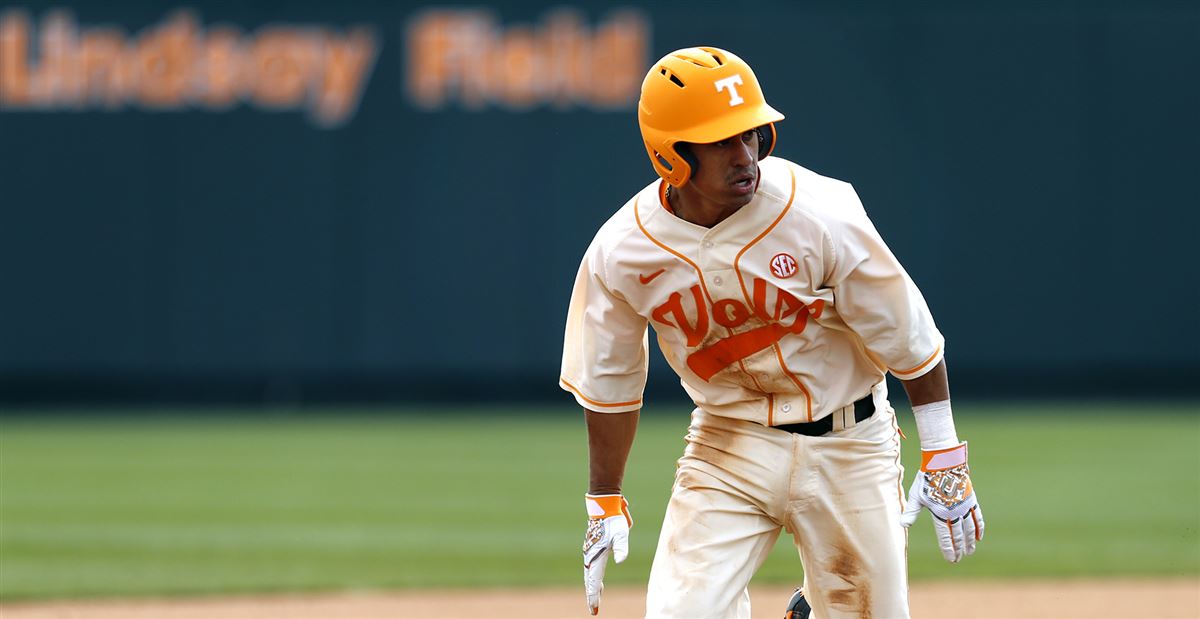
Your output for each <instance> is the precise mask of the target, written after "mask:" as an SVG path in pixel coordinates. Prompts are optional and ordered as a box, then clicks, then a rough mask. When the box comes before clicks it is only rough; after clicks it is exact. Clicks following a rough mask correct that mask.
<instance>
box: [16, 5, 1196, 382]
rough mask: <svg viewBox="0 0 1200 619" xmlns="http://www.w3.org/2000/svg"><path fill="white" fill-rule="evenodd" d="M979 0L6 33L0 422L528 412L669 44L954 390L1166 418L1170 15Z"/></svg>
mask: <svg viewBox="0 0 1200 619" xmlns="http://www.w3.org/2000/svg"><path fill="white" fill-rule="evenodd" d="M987 4H988V5H989V6H987V7H985V8H973V9H964V8H959V7H958V6H957V3H940V4H939V5H935V6H931V7H926V8H922V9H903V10H902V9H893V8H891V4H890V3H889V4H884V3H865V4H859V5H856V7H855V8H847V7H845V6H843V3H834V2H823V3H782V2H780V3H772V2H761V3H755V4H754V6H756V7H760V10H758V11H757V17H756V18H753V19H750V18H748V17H747V14H746V12H745V9H744V8H740V7H742V5H735V4H734V3H726V4H707V3H702V4H696V3H678V2H663V3H654V4H646V5H642V6H636V5H631V6H630V7H628V8H626V9H623V10H620V11H613V10H610V9H608V8H604V6H603V5H601V4H599V3H594V4H587V3H585V4H579V5H543V4H534V3H510V4H505V5H494V6H492V7H491V8H480V7H481V5H477V4H472V5H462V6H455V5H443V6H438V7H425V8H420V9H418V8H407V7H402V6H398V5H389V4H384V3H377V2H355V3H315V2H313V3H309V2H300V3H286V4H284V3H279V6H278V7H275V6H270V5H261V6H256V7H233V6H231V5H229V4H228V3H216V2H198V3H192V4H189V5H180V6H179V7H170V6H165V7H164V6H163V5H161V4H159V3H149V2H117V3H89V4H80V5H52V4H36V5H20V4H18V5H15V6H11V5H6V7H7V8H0V291H2V296H0V402H5V403H9V404H11V403H15V402H31V401H33V402H38V401H41V402H44V401H61V400H88V401H100V400H111V399H116V400H145V399H151V400H161V399H182V400H211V399H233V400H249V401H257V400H263V399H267V400H286V401H291V400H313V399H403V398H410V397H421V398H426V397H433V398H437V397H454V398H464V397H493V396H514V397H516V396H528V397H539V396H542V395H549V394H553V393H554V392H555V390H556V387H555V379H556V376H557V364H558V357H559V345H560V341H561V332H562V321H563V318H564V314H565V308H566V303H567V298H568V294H569V291H570V284H571V281H572V277H573V273H574V270H575V268H576V266H577V264H578V259H579V256H580V254H581V252H582V251H583V249H584V248H585V247H586V245H587V243H588V241H589V239H590V238H591V235H592V233H593V232H594V230H595V228H596V227H597V226H599V224H600V223H602V222H603V221H604V220H605V219H606V218H607V217H608V215H609V213H610V212H611V211H613V210H614V209H616V208H618V207H619V206H620V205H621V204H622V203H623V202H624V201H625V200H626V199H627V197H628V196H629V195H630V194H631V193H632V192H633V191H635V190H636V189H638V188H640V187H642V186H643V185H644V184H645V183H647V182H649V181H650V180H651V178H652V174H653V172H652V170H651V169H650V166H649V162H648V161H647V160H646V158H645V155H644V151H643V149H642V145H641V142H640V138H639V136H638V131H637V124H636V120H635V114H634V108H633V104H634V101H635V100H636V96H637V92H636V88H637V84H638V83H640V78H641V75H642V74H643V73H644V71H645V68H646V66H647V65H648V63H649V62H651V61H652V60H654V59H656V58H657V57H658V56H660V55H662V54H664V53H666V52H668V51H670V50H672V49H675V48H679V47H684V46H688V45H693V44H712V45H717V46H722V47H726V48H728V49H731V50H733V51H735V52H737V53H738V54H740V55H741V56H742V57H743V58H745V59H747V60H748V61H749V62H750V63H751V64H752V65H753V66H754V67H755V69H756V72H757V74H758V77H759V79H760V80H761V82H762V83H763V85H764V88H765V89H766V92H767V96H768V98H769V100H770V101H771V102H772V104H773V105H774V106H775V107H776V108H778V109H780V110H781V111H783V112H784V113H785V114H786V115H787V120H785V121H784V122H783V123H781V125H780V126H779V135H780V142H779V147H778V149H777V150H776V154H777V155H781V156H783V157H786V158H789V159H792V160H793V161H796V162H798V163H800V164H802V165H805V166H807V167H810V168H812V169H814V170H817V171H819V172H821V173H824V174H827V175H831V176H835V177H838V178H842V179H846V180H849V181H851V182H853V183H854V184H855V186H856V187H857V189H858V191H859V193H860V195H861V196H862V198H863V201H864V203H865V204H866V206H867V209H868V211H869V212H870V214H871V216H872V217H873V219H874V220H875V223H876V224H877V226H878V227H879V229H880V230H881V232H882V233H883V235H884V237H885V238H886V239H887V240H888V241H889V243H890V244H891V246H892V248H893V250H894V251H895V252H896V253H897V255H898V256H899V257H900V258H901V260H902V261H903V262H904V263H905V264H906V266H907V267H908V269H909V271H910V272H911V273H912V275H913V277H914V279H915V280H916V281H917V283H918V284H919V285H920V286H921V287H922V289H923V290H924V292H925V294H926V297H927V298H928V300H929V303H930V305H931V306H932V308H933V310H934V313H935V316H936V317H937V319H938V323H939V325H940V326H941V328H942V329H943V331H944V332H945V333H946V335H947V337H948V340H949V348H948V351H949V360H950V363H951V366H952V373H953V374H954V376H955V380H956V384H958V385H959V387H960V388H961V389H963V390H968V391H971V392H974V393H978V394H991V395H1011V394H1018V395H1020V394H1026V393H1033V392H1035V391H1045V390H1051V391H1060V392H1064V393H1091V392H1103V393H1113V392H1142V393H1147V392H1150V393H1153V392H1157V391H1159V390H1173V391H1175V392H1185V393H1186V392H1187V388H1188V387H1190V386H1193V385H1195V384H1197V383H1200V329H1198V328H1197V327H1196V324H1195V323H1196V318H1197V315H1198V314H1200V310H1198V309H1197V308H1198V305H1200V295H1198V293H1197V285H1198V283H1200V282H1198V277H1197V271H1198V268H1197V267H1198V266H1200V259H1197V257H1196V256H1197V254H1196V249H1195V246H1196V242H1195V241H1196V237H1197V230H1198V229H1200V215H1198V214H1197V210H1198V209H1197V207H1200V198H1198V197H1197V196H1198V195H1200V194H1198V193H1197V188H1196V187H1197V186H1196V171H1197V166H1198V164H1200V156H1198V155H1197V144H1198V143H1200V113H1198V112H1197V110H1200V80H1198V79H1197V77H1196V76H1197V75H1200V8H1197V7H1196V5H1194V4H1191V5H1188V4H1187V3H1165V2H1163V3H1159V2H1130V3H1127V4H1115V3H1114V4H1103V8H1095V7H1092V6H1091V4H1092V3H1070V4H1053V3H1052V4H1051V5H1049V6H1050V8H1047V6H1048V5H1044V4H1042V3H1019V4H1017V5H1014V4H1012V3H1000V2H995V3H987ZM64 8H65V9H67V12H65V13H64V12H57V11H56V9H64ZM180 10H184V12H182V13H181V12H179V11H180ZM47 32H49V34H47ZM23 33H24V34H23ZM106 37H107V38H106ZM139 37H140V38H139ZM222 37H225V38H222ZM85 39H86V40H87V41H88V43H87V45H90V46H91V47H88V48H87V50H86V51H87V54H84V53H83V52H81V51H80V50H82V49H83V47H82V46H83V43H81V42H82V41H84V40H85ZM105 41H110V42H111V41H116V42H117V46H116V47H115V48H111V47H110V48H105V47H104V44H105V43H104V42H105ZM221 42H224V43H228V45H226V46H225V47H221V46H220V45H219V44H221ZM112 49H116V50H117V51H116V52H113V51H112ZM105 50H108V51H105ZM231 50H232V51H231ZM546 50H550V51H546ZM222 51H224V52H228V53H227V54H226V55H225V56H220V55H219V54H220V53H221V52H222ZM105 54H108V55H107V56H105ZM206 54H215V56H212V55H206ZM229 54H233V55H234V57H236V58H239V59H240V60H236V61H230V60H229V58H230V57H231V56H230V55H229ZM573 54H574V55H573ZM97 58H99V60H98V59H97ZM497 59H500V60H497ZM222 62H224V63H226V64H224V65H222V64H221V63H222ZM356 62H357V64H355V63H356ZM497 62H503V63H507V64H494V65H489V64H488V63H497ZM86 63H91V64H87V66H88V67H89V68H88V69H86V70H85V69H81V68H79V67H81V66H83V65H84V64H86ZM106 63H107V64H106ZM56 67H58V68H56ZM62 67H67V68H62ZM71 67H74V69H72V68H71ZM222 67H224V68H222ZM480 67H483V69H481V68H480ZM527 69H528V70H527ZM220 71H225V73H224V74H222V75H223V77H221V76H218V77H220V78H221V79H225V80H226V81H224V82H222V81H221V80H220V79H216V78H214V77H213V76H214V75H216V74H217V73H219V72H220ZM355 71H357V73H356V72H355ZM214 72H216V73H214ZM81 74H86V75H87V76H89V77H87V79H83V78H79V77H78V76H79V75H81ZM114 76H115V77H114ZM226 78H228V79H226ZM356 80H357V81H356ZM222 84H224V86H222ZM230 84H234V85H233V86H230ZM222 88H224V90H222ZM660 361H661V360H659V359H656V363H658V362H660ZM660 368H661V370H660V371H659V372H657V376H658V377H659V378H658V379H657V380H655V381H654V384H653V385H654V387H655V388H656V389H658V388H662V389H666V390H669V391H671V392H672V393H675V392H676V391H677V390H678V387H673V386H672V383H673V381H671V380H670V379H669V377H666V376H664V374H665V373H666V372H667V370H666V368H665V365H661V364H660ZM674 397H678V396H674Z"/></svg>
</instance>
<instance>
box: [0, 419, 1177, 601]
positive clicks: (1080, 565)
mask: <svg viewBox="0 0 1200 619" xmlns="http://www.w3.org/2000/svg"><path fill="white" fill-rule="evenodd" d="M956 412H957V417H958V427H959V433H960V435H962V436H963V437H964V438H967V439H969V440H970V441H971V463H972V469H973V478H974V480H975V484H976V487H977V489H978V491H979V494H980V499H981V502H982V505H983V508H984V510H985V513H986V515H987V523H988V529H987V530H988V534H987V538H986V539H985V540H984V543H983V544H982V545H981V547H980V552H979V554H977V555H976V556H975V557H972V558H970V559H969V560H968V561H967V562H965V563H963V564H961V565H957V566H952V565H949V564H947V563H945V562H943V561H942V559H941V556H940V554H939V553H938V551H937V548H936V544H935V542H934V539H933V532H932V530H931V528H930V524H929V521H928V519H927V518H928V517H927V516H926V517H925V519H923V520H922V521H921V522H919V523H918V525H917V528H916V529H915V531H914V533H913V537H912V543H911V545H910V546H911V549H910V559H911V573H912V577H913V578H914V579H945V578H971V579H982V578H1014V577H1019V578H1036V577H1042V576H1050V577H1055V578H1062V577H1071V576H1080V577H1084V576H1100V577H1103V576H1115V575H1134V576H1138V575H1191V576H1194V575H1197V574H1200V531H1198V529H1200V406H1197V405H1172V406H1166V405H1160V406H1132V405H1118V404H1106V405H1098V406H1066V405H1057V404H1055V405H1020V404H1011V405H982V404H978V405H972V404H970V403H960V404H959V406H958V407H957V408H956ZM901 419H902V421H903V422H905V423H902V425H903V426H904V427H905V430H906V432H907V433H908V435H909V436H910V437H912V438H910V440H908V441H906V442H905V449H906V454H905V463H906V464H907V465H908V466H909V467H910V469H911V467H912V466H913V464H914V462H916V460H917V451H918V449H919V447H918V444H917V441H916V439H915V431H914V430H913V428H912V424H911V423H908V422H909V416H908V414H907V411H902V412H901ZM686 426H687V410H686V409H683V408H680V409H678V410H651V411H649V412H647V413H646V414H644V415H643V421H642V425H641V428H640V431H639V435H638V440H637V443H636V445H635V448H634V453H633V456H632V458H631V463H630V467H629V471H628V473H627V478H626V493H627V495H628V496H629V497H630V498H631V501H632V503H633V510H634V516H635V518H636V519H637V526H636V527H635V529H634V531H633V546H632V553H631V557H630V560H629V561H628V562H626V563H624V564H622V565H620V566H616V567H612V568H610V570H609V578H608V581H609V582H610V583H644V582H645V580H646V577H647V574H648V573H649V566H650V559H651V556H652V553H653V549H654V545H655V542H656V540H657V535H658V524H659V522H660V520H661V517H662V512H663V509H664V507H665V504H666V500H667V495H668V492H669V490H670V485H671V477H672V474H673V471H674V461H675V459H676V458H677V457H678V456H679V454H680V452H681V450H682V448H683V440H682V437H683V434H684V431H685V428H686ZM585 447H586V442H585V433H584V428H583V422H582V417H581V415H580V414H579V413H578V412H577V410H576V409H575V408H574V407H572V406H562V407H555V408H553V409H548V408H543V409H537V410H535V411H533V412H530V410H528V409H521V410H517V409H505V410H492V409H485V408H470V409H454V408H436V409H428V410H421V411H416V410H401V411H395V414H386V415H385V414H380V413H378V412H375V413H372V414H369V415H368V414H361V413H355V412H339V411H326V412H324V413H321V414H313V413H305V414H303V415H298V416H293V415H285V414H274V415H271V414H264V413H262V412H259V411H256V412H253V413H246V414H245V415H240V416H239V415H237V414H236V412H230V411H226V412H225V413H223V414H222V415H220V416H213V415H212V413H203V414H188V412H187V411H180V412H176V413H173V414H171V415H169V416H135V417H122V418H115V419H114V418H110V417H103V418H101V417H97V416H80V417H73V418H67V417H63V416H60V415H56V416H55V417H52V418H48V419H39V418H38V417H37V416H36V415H35V414H33V413H29V414H23V415H13V416H7V417H4V418H2V419H0V599H4V600H14V599H27V598H40V597H61V596H71V597H81V596H130V595H149V594H214V593H231V592H250V591H280V590H317V589H379V588H397V587H426V586H464V587H466V586H479V585H488V586H508V585H512V586H529V585H567V586H570V585H575V584H577V581H578V580H579V578H580V564H579V557H578V550H579V544H580V542H581V537H582V534H583V517H584V516H583V506H582V494H583V492H584V490H585V484H586V452H585ZM909 477H910V479H911V470H910V475H909ZM800 577H801V575H800V569H799V561H798V560H797V558H796V557H795V554H794V551H793V550H792V547H791V544H790V539H788V538H787V537H786V536H784V537H782V538H781V540H780V544H779V546H777V547H776V549H775V552H774V554H773V555H772V557H771V559H770V560H769V561H768V562H767V564H766V565H764V567H763V568H762V570H760V572H759V574H758V576H757V581H758V582H779V583H784V582H799V579H800Z"/></svg>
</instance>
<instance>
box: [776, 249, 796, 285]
mask: <svg viewBox="0 0 1200 619" xmlns="http://www.w3.org/2000/svg"><path fill="white" fill-rule="evenodd" d="M771 274H772V275H774V276H775V277H778V278H779V279H787V278H789V277H791V276H793V275H795V274H796V259H795V258H793V257H792V256H791V254H775V257H774V258H771Z"/></svg>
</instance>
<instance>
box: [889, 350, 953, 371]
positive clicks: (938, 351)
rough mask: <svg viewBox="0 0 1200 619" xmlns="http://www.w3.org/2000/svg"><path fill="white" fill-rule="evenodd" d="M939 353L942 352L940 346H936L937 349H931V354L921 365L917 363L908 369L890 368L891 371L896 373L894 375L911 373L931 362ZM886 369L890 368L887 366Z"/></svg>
mask: <svg viewBox="0 0 1200 619" xmlns="http://www.w3.org/2000/svg"><path fill="white" fill-rule="evenodd" d="M940 354H942V347H941V346H938V347H937V350H935V351H933V354H932V355H929V358H928V359H926V360H925V361H923V362H921V365H918V366H917V367H915V368H912V369H910V370H892V373H893V374H896V375H900V374H912V373H913V372H918V371H920V370H921V369H923V368H924V367H925V366H927V365H929V364H930V363H933V360H934V359H937V358H938V355H940ZM888 369H891V368H888Z"/></svg>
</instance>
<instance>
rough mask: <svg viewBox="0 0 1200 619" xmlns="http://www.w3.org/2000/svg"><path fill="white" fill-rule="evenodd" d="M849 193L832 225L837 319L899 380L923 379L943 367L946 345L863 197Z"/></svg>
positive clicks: (829, 282)
mask: <svg viewBox="0 0 1200 619" xmlns="http://www.w3.org/2000/svg"><path fill="white" fill-rule="evenodd" d="M844 189H845V192H844V193H843V194H842V196H841V199H840V200H837V201H836V202H837V203H838V210H837V213H836V214H835V215H834V216H832V217H831V218H830V220H829V221H828V222H827V225H828V226H829V228H828V233H829V239H828V241H829V243H830V246H831V247H830V248H829V251H830V253H831V254H832V256H831V257H832V260H831V261H829V262H827V264H831V267H832V268H830V270H829V271H830V272H829V273H828V276H827V285H828V286H829V287H831V288H833V291H834V299H835V303H836V306H837V308H838V315H839V316H841V318H842V320H844V321H845V323H846V325H847V326H849V327H850V328H851V329H852V330H854V332H855V333H857V334H858V336H859V337H860V338H861V339H862V341H863V344H864V345H865V346H866V348H867V350H868V351H869V352H870V354H871V355H872V356H873V357H875V358H876V359H878V360H879V361H881V362H882V363H883V364H884V365H886V366H887V368H888V370H890V371H891V373H892V374H893V375H894V376H896V377H897V378H899V379H901V380H912V379H914V378H918V377H920V376H922V375H924V374H925V373H926V372H928V371H930V370H932V369H933V368H934V367H936V366H937V364H938V362H939V361H941V359H942V356H943V354H944V349H945V339H944V338H943V336H942V334H941V332H940V331H938V328H937V326H936V325H935V324H934V321H933V315H932V314H931V313H930V311H929V306H928V305H927V304H926V303H925V298H924V297H923V296H922V295H921V291H920V290H918V289H917V286H916V284H915V283H913V281H912V278H910V277H909V276H908V273H907V272H905V270H904V267H903V266H901V265H900V261H899V260H897V259H896V256H895V255H893V254H892V251H891V250H890V249H888V246H887V244H886V243H884V241H883V238H882V237H881V236H880V235H879V232H878V231H877V230H876V229H875V225H874V224H872V223H871V220H870V219H869V218H868V217H867V214H866V211H865V210H864V209H863V206H862V202H861V201H860V200H859V198H858V194H857V193H856V192H855V191H854V189H853V188H852V187H850V186H849V185H845V186H844ZM839 193H841V192H839Z"/></svg>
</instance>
